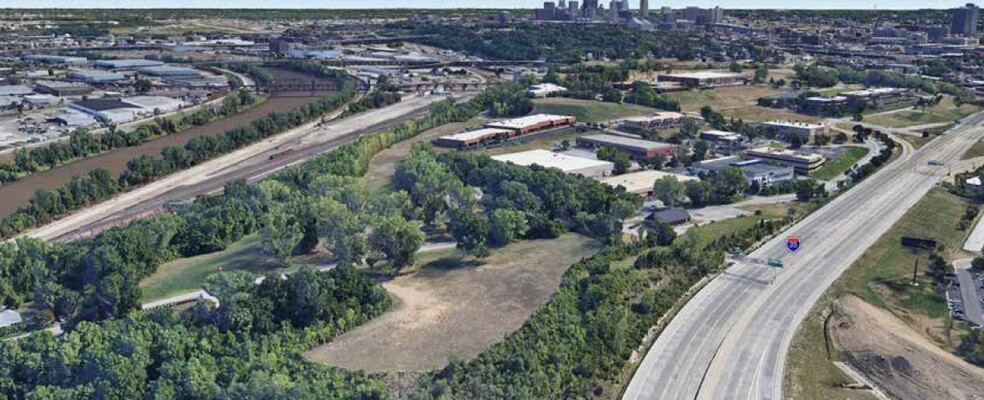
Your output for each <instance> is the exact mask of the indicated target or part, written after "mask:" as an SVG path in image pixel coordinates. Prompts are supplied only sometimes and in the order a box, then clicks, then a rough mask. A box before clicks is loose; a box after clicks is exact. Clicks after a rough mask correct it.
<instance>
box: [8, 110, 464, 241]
mask: <svg viewBox="0 0 984 400" xmlns="http://www.w3.org/2000/svg"><path fill="white" fill-rule="evenodd" d="M445 98H446V97H444V96H433V95H424V96H415V95H412V96H406V97H405V99H404V100H403V101H401V102H399V103H397V104H394V105H391V106H388V107H384V108H381V109H376V110H370V111H366V112H364V113H361V114H357V115H354V116H351V117H348V118H345V119H341V120H337V121H330V122H326V123H324V124H320V125H319V124H317V123H310V124H307V125H304V126H302V127H299V128H297V129H294V130H291V131H289V132H286V133H282V134H280V135H277V136H275V137H273V138H270V139H267V140H264V141H262V142H258V143H255V144H252V145H250V146H247V147H245V148H243V149H240V150H237V151H235V152H233V153H230V154H228V155H225V156H221V157H218V158H216V159H213V160H210V161H207V162H205V163H203V164H201V165H198V166H195V167H192V168H190V169H188V170H185V171H180V172H176V173H174V174H172V175H169V176H167V177H164V178H162V179H160V180H158V181H156V182H153V183H150V184H147V185H144V186H142V187H140V188H137V189H135V190H133V191H130V192H127V193H123V194H121V195H119V196H117V197H115V198H113V199H110V200H107V201H105V202H103V203H100V204H97V205H95V206H92V207H89V208H88V209H85V210H82V211H79V212H76V213H74V214H72V215H69V216H67V217H64V218H62V219H60V220H57V221H54V222H52V223H50V224H48V225H45V226H43V227H40V228H38V229H36V230H33V231H30V232H27V233H25V234H24V235H25V236H33V237H37V238H42V239H45V240H54V241H70V240H75V239H78V238H84V237H87V236H90V235H91V234H93V233H97V232H98V231H100V230H102V229H105V228H106V227H109V226H113V225H120V224H125V223H127V222H129V221H130V220H132V219H134V218H137V217H142V216H146V215H149V214H152V213H154V212H158V211H160V210H161V209H162V208H163V207H164V206H165V205H166V204H169V203H172V202H176V201H182V200H188V199H193V198H195V197H196V196H199V195H202V194H207V193H213V192H217V191H220V190H222V188H223V187H224V186H225V185H226V184H227V183H229V182H232V181H235V180H240V179H246V180H250V181H255V180H257V179H260V178H262V177H264V176H267V175H269V174H271V173H273V172H275V171H277V170H280V169H282V168H284V167H287V166H290V165H294V164H297V163H301V162H303V161H305V160H308V159H310V158H312V157H314V156H316V155H318V154H322V153H324V152H327V151H330V150H332V149H334V148H336V147H338V146H341V145H344V144H346V143H350V142H352V141H354V140H356V139H357V138H359V137H360V136H362V135H365V134H369V133H372V132H375V131H378V130H381V129H385V128H386V127H389V126H392V125H395V124H397V123H399V122H402V121H405V120H408V119H411V118H415V117H419V116H422V115H424V114H425V113H426V112H427V109H428V107H429V106H430V104H431V103H434V102H436V101H439V100H442V99H445Z"/></svg>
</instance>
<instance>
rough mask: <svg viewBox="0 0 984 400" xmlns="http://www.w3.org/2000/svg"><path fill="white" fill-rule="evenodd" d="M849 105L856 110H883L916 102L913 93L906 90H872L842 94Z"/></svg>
mask: <svg viewBox="0 0 984 400" xmlns="http://www.w3.org/2000/svg"><path fill="white" fill-rule="evenodd" d="M841 95H842V96H844V97H846V98H847V102H848V105H849V106H851V107H855V108H861V107H864V108H874V109H878V108H883V107H885V106H891V105H895V104H900V103H908V102H913V101H915V100H916V96H915V95H914V94H912V91H910V90H909V89H904V88H871V89H864V90H855V91H851V92H844V93H841Z"/></svg>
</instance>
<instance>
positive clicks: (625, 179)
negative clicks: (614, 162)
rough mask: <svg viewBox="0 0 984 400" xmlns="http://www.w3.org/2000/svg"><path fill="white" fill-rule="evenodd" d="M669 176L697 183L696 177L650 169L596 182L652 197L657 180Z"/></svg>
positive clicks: (600, 179) (609, 177)
mask: <svg viewBox="0 0 984 400" xmlns="http://www.w3.org/2000/svg"><path fill="white" fill-rule="evenodd" d="M667 176H671V177H674V178H676V179H677V180H678V181H680V182H686V181H698V180H700V179H699V178H697V177H693V176H689V175H680V174H673V173H669V172H663V171H657V170H652V169H647V170H642V171H638V172H630V173H627V174H622V175H616V176H608V177H604V178H598V181H599V182H601V183H604V184H606V185H608V186H611V187H619V186H621V187H623V188H625V191H626V192H629V193H635V194H638V195H640V196H643V197H649V196H652V195H653V184H654V183H656V181H657V180H659V179H662V178H664V177H667Z"/></svg>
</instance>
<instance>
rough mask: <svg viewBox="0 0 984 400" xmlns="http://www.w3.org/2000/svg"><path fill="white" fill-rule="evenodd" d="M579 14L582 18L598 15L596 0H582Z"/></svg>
mask: <svg viewBox="0 0 984 400" xmlns="http://www.w3.org/2000/svg"><path fill="white" fill-rule="evenodd" d="M581 16H582V17H584V18H595V17H597V16H598V0H584V5H583V6H582V7H581Z"/></svg>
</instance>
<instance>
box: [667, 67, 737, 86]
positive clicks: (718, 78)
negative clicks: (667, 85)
mask: <svg viewBox="0 0 984 400" xmlns="http://www.w3.org/2000/svg"><path fill="white" fill-rule="evenodd" d="M657 79H658V80H659V81H660V82H678V83H680V84H681V85H683V86H686V87H688V88H691V89H705V88H715V87H721V86H739V85H744V84H746V83H748V81H749V80H750V79H749V76H748V74H746V73H741V72H720V71H696V72H686V73H678V74H660V75H659V77H658V78H657Z"/></svg>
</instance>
